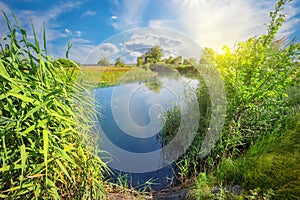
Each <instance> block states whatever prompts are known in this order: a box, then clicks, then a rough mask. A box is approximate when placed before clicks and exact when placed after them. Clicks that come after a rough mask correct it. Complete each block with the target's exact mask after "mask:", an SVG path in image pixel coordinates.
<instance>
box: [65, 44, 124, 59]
mask: <svg viewBox="0 0 300 200" xmlns="http://www.w3.org/2000/svg"><path fill="white" fill-rule="evenodd" d="M73 41H75V42H74V45H73V48H72V49H74V50H72V49H71V52H70V55H71V59H75V60H77V61H79V62H80V63H83V64H95V63H97V62H98V61H99V59H100V58H102V57H108V58H109V59H110V61H112V59H115V58H116V57H117V56H116V55H117V54H118V53H119V52H120V49H119V48H118V47H117V46H116V45H115V44H112V43H110V42H105V43H103V44H101V45H100V46H94V45H93V44H92V43H91V42H90V41H88V40H84V39H81V38H77V39H76V40H73Z"/></svg>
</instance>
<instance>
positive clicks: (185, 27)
mask: <svg viewBox="0 0 300 200" xmlns="http://www.w3.org/2000/svg"><path fill="white" fill-rule="evenodd" d="M276 2H277V1H276V0H267V1H257V0H173V1H170V2H168V4H167V5H165V4H162V6H168V9H167V7H166V8H165V9H163V10H164V11H165V15H164V16H166V17H162V18H158V19H150V20H149V21H148V25H149V26H150V27H156V28H168V29H173V30H177V31H181V32H183V33H185V34H187V35H188V36H189V37H190V38H192V39H193V40H195V41H196V42H197V43H198V44H199V45H201V46H202V47H206V46H208V47H212V48H214V49H216V50H221V48H222V46H223V45H229V46H231V47H232V46H233V45H234V44H236V42H237V41H244V40H246V39H248V38H249V37H253V36H255V35H257V36H258V35H261V34H262V33H266V27H265V25H266V24H268V22H269V20H270V18H269V12H270V11H273V10H274V4H275V3H276ZM285 8H286V9H285V10H284V11H283V13H286V14H287V15H286V16H287V22H286V23H284V24H283V26H282V27H281V29H280V31H279V33H278V35H277V36H278V38H281V37H283V36H287V35H289V34H291V33H292V32H293V31H294V30H293V29H295V27H297V26H298V25H299V19H297V18H295V15H296V14H297V13H299V9H298V8H297V7H296V6H295V5H293V4H289V3H288V4H287V5H285Z"/></svg>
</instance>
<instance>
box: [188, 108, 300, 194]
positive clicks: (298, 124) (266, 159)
mask: <svg viewBox="0 0 300 200" xmlns="http://www.w3.org/2000/svg"><path fill="white" fill-rule="evenodd" d="M299 130H300V112H299V111H298V112H297V113H296V114H295V115H293V114H291V115H290V117H289V118H288V120H287V122H286V127H285V129H284V131H281V132H276V131H274V132H273V133H271V134H270V135H268V136H265V137H264V138H261V139H260V140H259V141H257V142H256V143H255V144H253V145H252V146H251V147H250V149H249V151H248V152H247V153H246V154H245V155H244V156H242V157H240V158H238V159H236V160H233V159H232V158H227V159H225V160H224V161H223V162H222V164H221V165H220V166H219V167H218V169H217V170H216V171H214V172H212V173H210V174H208V175H206V174H205V173H200V175H198V178H197V180H196V181H195V184H194V186H193V189H192V190H191V191H190V192H189V197H190V198H191V199H299V197H300V178H299V174H300V168H299V166H300V159H299V158H300V132H299ZM216 185H219V187H220V192H219V193H218V194H212V189H213V187H214V186H216ZM228 185H231V186H232V185H240V186H242V187H243V189H244V192H243V193H242V195H240V196H239V195H236V194H232V193H228V192H226V191H225V187H226V186H228ZM222 186H223V187H222Z"/></svg>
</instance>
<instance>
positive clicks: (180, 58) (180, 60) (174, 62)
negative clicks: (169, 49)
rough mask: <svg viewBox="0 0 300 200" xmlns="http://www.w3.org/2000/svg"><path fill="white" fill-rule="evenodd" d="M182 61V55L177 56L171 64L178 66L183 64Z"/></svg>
mask: <svg viewBox="0 0 300 200" xmlns="http://www.w3.org/2000/svg"><path fill="white" fill-rule="evenodd" d="M181 62H182V56H177V57H176V58H174V59H173V60H172V61H171V64H173V65H176V66H178V65H180V64H181Z"/></svg>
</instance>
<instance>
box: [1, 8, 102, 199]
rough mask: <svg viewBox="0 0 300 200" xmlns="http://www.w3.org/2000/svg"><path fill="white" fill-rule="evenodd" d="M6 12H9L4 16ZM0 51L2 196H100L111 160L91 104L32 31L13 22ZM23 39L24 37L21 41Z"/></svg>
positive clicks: (74, 197)
mask: <svg viewBox="0 0 300 200" xmlns="http://www.w3.org/2000/svg"><path fill="white" fill-rule="evenodd" d="M3 14H4V13H3ZM4 16H5V18H6V23H7V28H8V30H9V33H8V35H7V36H6V37H5V38H3V40H2V41H1V45H0V48H1V51H0V116H1V117H0V149H1V151H0V158H1V159H0V177H1V179H0V198H2V199H3V198H5V199H40V198H43V199H100V198H103V197H104V196H105V183H104V182H103V178H104V177H103V172H104V171H108V168H107V167H106V165H105V163H103V162H102V161H101V159H100V158H98V157H97V156H96V153H98V150H97V149H94V147H95V145H94V144H95V135H93V132H91V122H92V121H93V119H94V116H93V113H94V110H93V106H91V105H92V99H91V98H90V97H89V95H86V94H88V91H87V90H85V89H84V87H82V86H81V85H79V84H77V83H74V82H73V80H74V77H73V76H72V75H71V74H74V73H72V72H71V71H68V70H66V69H65V68H64V66H62V65H60V64H57V63H56V64H55V66H54V63H53V61H52V60H51V59H50V58H49V57H48V56H47V53H46V39H45V38H46V35H45V32H44V41H43V48H42V47H41V46H40V45H39V41H38V40H37V37H36V35H35V32H34V27H33V33H34V41H33V42H30V41H29V40H28V38H27V33H26V31H25V30H24V29H22V28H21V27H20V26H19V25H18V21H17V20H16V21H15V23H16V25H11V23H10V21H9V20H8V18H7V16H6V15H5V14H4ZM18 35H21V36H20V37H18Z"/></svg>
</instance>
